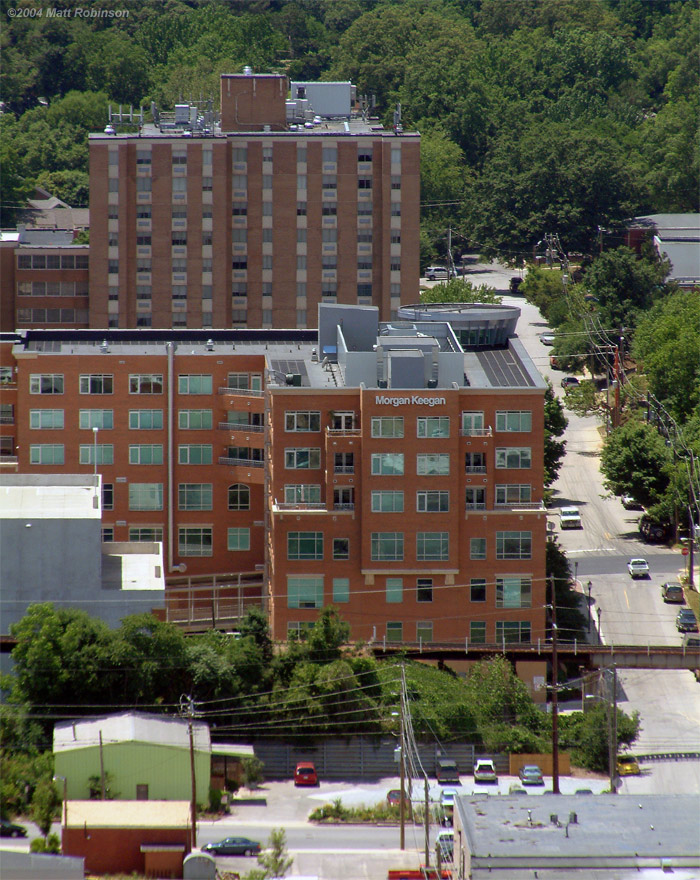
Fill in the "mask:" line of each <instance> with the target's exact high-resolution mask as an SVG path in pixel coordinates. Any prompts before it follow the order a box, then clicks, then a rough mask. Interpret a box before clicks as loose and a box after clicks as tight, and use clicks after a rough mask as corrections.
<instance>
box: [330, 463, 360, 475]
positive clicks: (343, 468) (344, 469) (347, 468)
mask: <svg viewBox="0 0 700 880" xmlns="http://www.w3.org/2000/svg"><path fill="white" fill-rule="evenodd" d="M333 473H334V474H354V473H355V465H352V464H337V465H335V466H334V468H333Z"/></svg>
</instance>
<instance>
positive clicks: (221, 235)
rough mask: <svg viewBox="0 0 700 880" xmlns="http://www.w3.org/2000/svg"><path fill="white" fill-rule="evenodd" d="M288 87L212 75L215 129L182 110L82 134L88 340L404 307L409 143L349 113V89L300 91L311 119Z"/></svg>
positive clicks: (412, 151)
mask: <svg viewBox="0 0 700 880" xmlns="http://www.w3.org/2000/svg"><path fill="white" fill-rule="evenodd" d="M287 85H288V84H287V80H286V77H283V76H278V75H271V74H267V75H261V74H252V73H248V74H242V75H223V76H222V77H221V122H220V123H216V122H214V120H213V117H211V118H210V117H206V118H204V117H201V118H199V120H198V119H197V118H196V111H195V112H193V108H188V107H186V106H185V107H182V108H179V109H178V114H179V118H177V117H176V118H175V119H170V118H167V119H166V118H165V116H161V117H158V121H157V123H156V124H154V125H144V126H141V129H140V130H139V132H138V133H131V134H126V133H124V134H121V133H114V132H113V131H111V129H110V128H109V127H108V129H107V130H106V132H107V133H99V134H92V135H90V227H91V228H90V326H91V327H95V328H98V327H99V328H109V327H113V328H117V327H119V328H128V327H144V328H145V327H163V328H164V327H190V328H198V327H204V328H207V327H232V326H233V327H307V326H308V327H312V326H314V325H315V322H316V312H317V306H318V304H319V303H320V302H322V301H323V302H331V303H335V302H337V303H347V304H360V305H375V306H376V307H377V308H378V309H379V313H380V317H381V318H383V319H389V318H390V317H391V315H392V314H395V313H396V311H397V309H398V307H399V305H400V304H401V302H402V301H404V302H405V301H410V300H411V299H415V294H416V290H417V287H418V280H419V251H420V248H419V198H420V180H419V161H420V137H419V135H418V134H417V133H404V132H403V131H402V130H401V128H400V126H396V127H395V129H394V130H391V131H385V130H383V129H382V127H381V126H380V125H378V124H377V123H376V122H370V121H365V120H363V119H362V118H361V117H360V116H358V115H350V114H351V108H350V102H349V99H348V97H347V91H348V89H350V84H349V83H347V84H336V83H317V84H313V85H314V87H315V89H316V91H313V90H310V91H307V90H308V89H309V87H310V86H311V85H312V84H298V88H297V89H295V90H294V91H293V94H295V95H301V94H304V95H306V94H307V93H308V94H311V95H315V94H316V93H317V92H318V94H319V95H322V96H323V99H324V101H323V112H324V113H325V114H326V115H325V116H323V117H321V116H320V115H316V116H315V117H314V116H313V111H312V110H311V109H309V108H310V104H309V98H308V97H307V98H297V99H295V100H293V101H287ZM344 87H347V88H344ZM319 90H320V91H319ZM316 100H317V101H321V98H320V97H318V98H317V99H316ZM334 108H336V112H334ZM309 119H315V120H316V121H315V122H313V121H309Z"/></svg>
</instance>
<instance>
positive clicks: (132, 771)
mask: <svg viewBox="0 0 700 880" xmlns="http://www.w3.org/2000/svg"><path fill="white" fill-rule="evenodd" d="M188 725H189V722H188V721H186V720H184V719H182V718H176V717H168V716H164V715H149V714H145V713H140V712H124V713H121V714H117V715H108V716H104V717H100V718H81V719H78V720H76V721H67V722H61V723H60V724H56V725H55V727H54V734H53V751H54V766H55V770H54V773H55V775H56V776H57V777H58V778H59V783H60V782H61V781H62V780H61V778H63V779H65V786H66V794H67V797H68V799H69V800H87V799H88V798H89V797H90V789H91V785H92V786H93V787H94V788H95V789H96V790H97V792H100V791H101V779H102V773H104V778H105V780H106V785H107V787H108V789H109V791H108V792H107V797H113V798H115V799H118V800H173V801H178V800H179V801H182V800H185V801H189V800H190V798H191V796H192V776H191V765H190V736H189V726H188ZM192 728H193V741H194V767H195V781H196V786H197V803H199V804H206V803H208V801H209V785H210V778H211V740H210V737H209V727H208V725H207V724H204V723H202V722H200V721H194V722H193V724H192ZM91 777H93V780H91ZM99 796H100V795H99V793H98V795H97V797H99Z"/></svg>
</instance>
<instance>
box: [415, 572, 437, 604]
mask: <svg viewBox="0 0 700 880" xmlns="http://www.w3.org/2000/svg"><path fill="white" fill-rule="evenodd" d="M416 601H417V602H432V601H433V579H432V578H418V579H417V580H416Z"/></svg>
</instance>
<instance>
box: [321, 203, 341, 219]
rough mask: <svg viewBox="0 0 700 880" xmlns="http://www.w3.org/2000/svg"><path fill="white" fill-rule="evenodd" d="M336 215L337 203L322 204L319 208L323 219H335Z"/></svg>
mask: <svg viewBox="0 0 700 880" xmlns="http://www.w3.org/2000/svg"><path fill="white" fill-rule="evenodd" d="M337 214H338V203H337V202H323V204H322V206H321V216H323V217H335V216H337Z"/></svg>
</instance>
